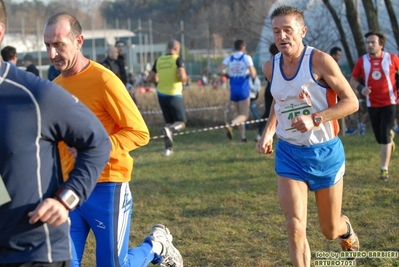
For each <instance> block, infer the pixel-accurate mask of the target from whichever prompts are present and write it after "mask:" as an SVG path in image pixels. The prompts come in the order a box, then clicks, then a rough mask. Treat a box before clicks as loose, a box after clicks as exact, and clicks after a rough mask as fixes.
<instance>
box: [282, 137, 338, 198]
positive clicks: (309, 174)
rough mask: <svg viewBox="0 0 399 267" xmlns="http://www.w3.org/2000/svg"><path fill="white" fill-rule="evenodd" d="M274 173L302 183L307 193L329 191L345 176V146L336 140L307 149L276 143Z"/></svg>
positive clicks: (284, 142)
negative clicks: (321, 190)
mask: <svg viewBox="0 0 399 267" xmlns="http://www.w3.org/2000/svg"><path fill="white" fill-rule="evenodd" d="M275 170H276V173H277V175H279V176H282V177H286V178H291V179H294V180H297V181H303V182H305V183H306V184H307V185H308V186H309V190H310V191H317V190H320V189H324V188H329V187H331V186H333V185H335V184H336V183H338V182H339V181H340V180H341V178H342V177H343V176H344V173H345V151H344V147H343V145H342V142H341V140H340V139H339V138H338V137H336V138H334V139H332V140H330V141H327V142H324V143H320V144H315V145H309V146H299V145H294V144H291V143H288V142H286V141H283V140H279V141H278V143H277V145H276V158H275Z"/></svg>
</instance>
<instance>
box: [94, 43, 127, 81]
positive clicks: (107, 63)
mask: <svg viewBox="0 0 399 267" xmlns="http://www.w3.org/2000/svg"><path fill="white" fill-rule="evenodd" d="M100 64H101V65H103V66H104V67H106V68H107V69H109V70H111V71H112V72H113V73H115V75H116V76H118V78H119V79H121V81H122V82H123V84H124V85H125V86H126V83H125V82H124V81H123V80H122V68H121V66H120V64H119V62H118V49H117V48H116V47H114V46H110V47H108V49H107V57H106V58H105V59H104V60H103V61H101V62H100Z"/></svg>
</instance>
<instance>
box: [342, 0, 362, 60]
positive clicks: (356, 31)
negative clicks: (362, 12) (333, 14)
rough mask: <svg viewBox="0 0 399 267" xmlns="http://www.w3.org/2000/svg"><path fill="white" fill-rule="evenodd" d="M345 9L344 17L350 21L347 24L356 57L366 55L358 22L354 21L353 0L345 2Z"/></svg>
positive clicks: (355, 14)
mask: <svg viewBox="0 0 399 267" xmlns="http://www.w3.org/2000/svg"><path fill="white" fill-rule="evenodd" d="M344 2H345V7H346V17H347V20H348V21H350V22H351V23H349V26H350V29H351V31H352V35H353V39H354V41H355V45H356V50H357V54H358V55H363V54H366V53H367V51H366V45H365V44H364V40H363V34H362V30H361V29H360V25H359V23H358V20H357V19H356V20H354V18H357V16H358V14H357V11H356V8H355V5H354V3H353V0H345V1H344Z"/></svg>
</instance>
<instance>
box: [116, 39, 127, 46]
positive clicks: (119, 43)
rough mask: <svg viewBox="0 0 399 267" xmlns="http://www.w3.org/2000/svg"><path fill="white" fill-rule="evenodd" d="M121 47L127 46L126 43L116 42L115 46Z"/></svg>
mask: <svg viewBox="0 0 399 267" xmlns="http://www.w3.org/2000/svg"><path fill="white" fill-rule="evenodd" d="M119 45H121V46H125V43H124V42H123V41H122V40H117V41H116V42H115V46H119Z"/></svg>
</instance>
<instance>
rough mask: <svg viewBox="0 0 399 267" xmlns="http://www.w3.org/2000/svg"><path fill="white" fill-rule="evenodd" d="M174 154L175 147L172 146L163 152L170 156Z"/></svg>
mask: <svg viewBox="0 0 399 267" xmlns="http://www.w3.org/2000/svg"><path fill="white" fill-rule="evenodd" d="M172 154H173V149H172V148H166V149H165V151H164V152H163V155H164V156H165V157H168V156H170V155H172Z"/></svg>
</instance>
